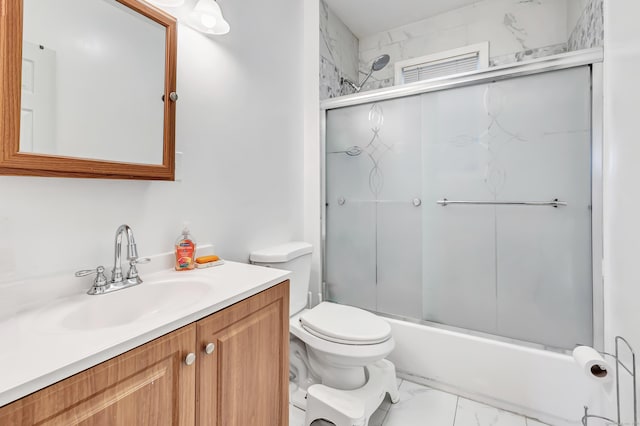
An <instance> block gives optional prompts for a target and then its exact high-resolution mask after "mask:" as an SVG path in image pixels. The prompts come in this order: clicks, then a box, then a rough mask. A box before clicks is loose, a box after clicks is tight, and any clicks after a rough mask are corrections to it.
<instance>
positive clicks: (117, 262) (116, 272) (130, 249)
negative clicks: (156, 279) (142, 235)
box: [110, 224, 142, 284]
mask: <svg viewBox="0 0 640 426" xmlns="http://www.w3.org/2000/svg"><path fill="white" fill-rule="evenodd" d="M123 232H126V233H127V260H128V261H129V262H130V263H131V267H130V268H129V273H128V274H127V281H128V280H131V279H132V278H133V279H136V281H138V280H139V281H138V282H136V284H140V283H141V282H142V280H140V277H138V276H137V275H138V271H137V270H136V269H135V263H134V262H135V261H136V260H137V259H138V249H137V248H136V240H135V238H133V231H132V230H131V227H130V226H129V225H126V224H125V225H120V226H119V227H118V230H117V231H116V243H115V249H116V251H115V255H114V263H113V269H112V270H111V281H110V282H111V283H112V284H116V283H121V282H122V281H123V277H122V233H123ZM132 271H133V272H134V273H135V275H134V276H131V273H132Z"/></svg>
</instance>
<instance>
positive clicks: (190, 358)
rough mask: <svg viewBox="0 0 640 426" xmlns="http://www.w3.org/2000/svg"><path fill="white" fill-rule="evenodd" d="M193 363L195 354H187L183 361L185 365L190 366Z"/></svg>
mask: <svg viewBox="0 0 640 426" xmlns="http://www.w3.org/2000/svg"><path fill="white" fill-rule="evenodd" d="M194 362H196V354H194V353H193V352H189V353H188V354H187V356H186V357H185V359H184V363H185V364H187V365H192V364H193V363H194Z"/></svg>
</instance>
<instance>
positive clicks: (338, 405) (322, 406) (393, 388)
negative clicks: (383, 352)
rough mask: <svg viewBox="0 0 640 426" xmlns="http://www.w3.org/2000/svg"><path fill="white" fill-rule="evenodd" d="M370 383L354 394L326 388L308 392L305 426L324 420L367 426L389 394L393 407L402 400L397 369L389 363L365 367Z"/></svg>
mask: <svg viewBox="0 0 640 426" xmlns="http://www.w3.org/2000/svg"><path fill="white" fill-rule="evenodd" d="M365 368H366V369H367V372H368V373H369V380H367V383H366V384H365V385H364V386H363V387H361V388H359V389H355V390H340V389H334V388H330V387H328V386H325V385H320V384H316V385H312V386H310V387H309V389H308V390H307V412H306V417H305V423H304V424H305V426H310V425H311V423H312V422H313V421H314V420H318V419H324V420H328V421H330V422H332V423H333V424H335V425H336V426H367V425H368V424H369V418H370V417H371V415H372V414H373V412H374V411H376V409H377V408H378V407H379V406H380V404H381V403H382V401H383V400H384V396H385V395H386V394H387V393H388V394H389V397H390V398H391V402H393V403H394V404H395V403H396V402H398V400H399V399H400V394H399V392H398V385H397V383H396V368H395V366H394V365H393V363H391V361H387V360H386V359H383V360H380V361H377V362H375V363H373V364H369V365H367V366H366V367H365Z"/></svg>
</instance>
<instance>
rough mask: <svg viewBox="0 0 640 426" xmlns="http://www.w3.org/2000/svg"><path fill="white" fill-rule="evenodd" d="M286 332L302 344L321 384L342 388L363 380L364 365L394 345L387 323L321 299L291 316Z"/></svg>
mask: <svg viewBox="0 0 640 426" xmlns="http://www.w3.org/2000/svg"><path fill="white" fill-rule="evenodd" d="M290 332H291V334H293V335H294V336H295V337H297V338H298V339H300V340H301V341H302V342H304V343H305V345H306V348H307V355H308V361H309V364H310V366H311V369H312V370H313V371H314V372H315V373H317V374H318V376H319V377H320V378H321V380H322V384H324V385H326V386H329V387H332V388H336V389H343V390H352V389H357V388H360V387H362V386H364V384H365V383H366V374H365V369H364V367H365V366H366V365H368V364H373V363H374V362H376V361H378V360H381V359H382V358H384V357H386V356H387V355H389V353H391V351H392V350H393V348H394V346H395V342H394V340H393V337H392V336H391V327H390V326H389V324H388V323H387V322H386V321H384V320H382V319H380V318H378V317H377V316H375V315H374V314H372V313H370V312H367V311H364V310H362V309H358V308H353V307H351V306H344V305H338V304H335V303H329V302H322V303H320V304H319V305H317V306H316V307H314V308H313V309H305V310H303V311H301V312H299V313H298V314H296V315H294V316H293V317H291V321H290Z"/></svg>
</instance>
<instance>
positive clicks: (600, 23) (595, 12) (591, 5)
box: [567, 0, 604, 51]
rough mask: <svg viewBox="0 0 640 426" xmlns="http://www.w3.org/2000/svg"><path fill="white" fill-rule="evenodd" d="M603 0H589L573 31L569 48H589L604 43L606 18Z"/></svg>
mask: <svg viewBox="0 0 640 426" xmlns="http://www.w3.org/2000/svg"><path fill="white" fill-rule="evenodd" d="M602 7H603V0H588V1H587V4H586V6H585V7H584V9H583V11H582V14H580V16H579V18H578V21H577V23H576V26H575V28H574V29H573V31H571V34H570V36H569V41H568V43H567V44H568V50H569V51H574V50H580V49H589V48H592V47H598V46H602V45H603V40H604V20H603V10H602Z"/></svg>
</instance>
